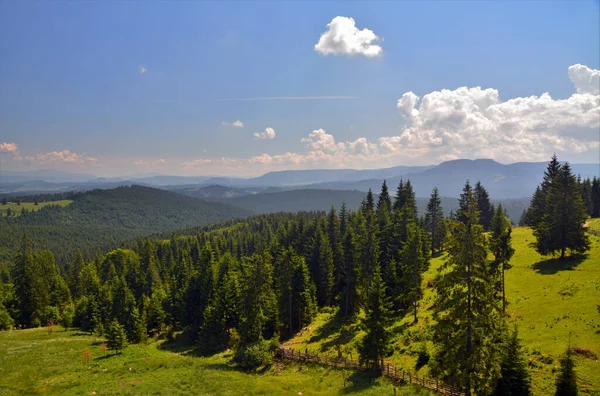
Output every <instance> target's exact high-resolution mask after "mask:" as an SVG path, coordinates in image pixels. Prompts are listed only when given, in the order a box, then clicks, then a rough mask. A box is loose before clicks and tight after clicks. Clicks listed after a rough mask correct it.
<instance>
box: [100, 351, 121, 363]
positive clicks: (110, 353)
mask: <svg viewBox="0 0 600 396" xmlns="http://www.w3.org/2000/svg"><path fill="white" fill-rule="evenodd" d="M121 355H122V353H114V352H107V353H106V354H105V355H102V356H98V357H96V358H94V361H100V360H106V359H110V358H112V357H117V356H121Z"/></svg>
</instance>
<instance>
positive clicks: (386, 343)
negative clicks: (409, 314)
mask: <svg viewBox="0 0 600 396" xmlns="http://www.w3.org/2000/svg"><path fill="white" fill-rule="evenodd" d="M392 323H393V317H392V311H391V302H390V301H389V299H388V298H387V296H386V293H385V283H383V280H382V279H381V271H380V269H379V265H376V266H375V268H374V271H373V276H372V283H371V291H370V293H369V296H368V299H367V303H366V306H365V319H364V320H363V323H362V324H363V327H364V329H365V331H366V334H365V336H364V337H363V339H362V341H361V342H360V344H359V346H358V353H359V355H360V363H361V364H362V365H364V366H366V367H367V368H372V369H375V368H380V367H382V362H383V359H384V358H385V357H386V356H388V355H389V354H390V352H391V350H392V349H391V345H390V338H391V332H390V330H389V329H388V327H389V326H390V325H391V324H392Z"/></svg>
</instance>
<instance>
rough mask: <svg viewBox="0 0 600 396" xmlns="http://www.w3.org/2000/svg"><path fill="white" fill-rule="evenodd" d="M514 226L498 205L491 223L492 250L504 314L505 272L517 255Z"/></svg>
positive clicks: (493, 267)
mask: <svg viewBox="0 0 600 396" xmlns="http://www.w3.org/2000/svg"><path fill="white" fill-rule="evenodd" d="M511 233H512V226H511V224H510V220H509V219H508V218H507V217H506V216H505V215H504V212H503V210H502V205H498V208H497V209H496V212H495V213H494V217H493V218H492V222H491V240H490V248H491V249H490V250H491V251H492V254H493V255H494V261H493V262H492V269H493V271H494V272H496V274H497V275H500V276H499V277H500V289H501V290H502V312H503V313H504V312H505V311H506V288H505V283H504V272H505V271H506V270H507V269H510V268H511V267H512V266H511V265H510V259H511V258H512V256H513V254H514V253H515V249H513V247H512V238H511Z"/></svg>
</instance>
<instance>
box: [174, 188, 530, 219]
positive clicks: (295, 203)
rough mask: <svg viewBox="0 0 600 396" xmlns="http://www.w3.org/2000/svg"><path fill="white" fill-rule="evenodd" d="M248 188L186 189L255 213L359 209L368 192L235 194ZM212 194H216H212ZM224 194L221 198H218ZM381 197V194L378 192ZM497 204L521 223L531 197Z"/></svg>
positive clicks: (452, 202)
mask: <svg viewBox="0 0 600 396" xmlns="http://www.w3.org/2000/svg"><path fill="white" fill-rule="evenodd" d="M388 186H390V190H391V191H392V194H393V193H394V191H395V188H396V186H395V185H391V184H389V183H388ZM380 189H381V185H379V186H377V187H376V188H374V189H373V191H374V192H377V191H379V190H380ZM175 191H176V192H178V193H183V192H182V191H180V190H175ZM243 191H248V190H245V189H241V188H233V187H224V186H214V187H211V189H198V190H197V192H186V193H185V194H186V195H188V194H189V195H191V194H194V195H196V194H199V195H200V194H202V195H204V194H206V195H209V197H210V198H212V199H215V200H218V201H219V202H223V203H230V204H232V205H235V206H239V207H241V208H245V209H247V210H250V211H252V212H254V213H277V212H299V211H311V210H325V211H326V210H329V209H330V208H331V205H333V206H335V207H336V208H340V207H341V205H342V202H346V207H347V208H348V209H352V210H354V209H357V208H358V207H359V206H360V203H361V202H362V200H363V199H364V198H365V196H366V193H365V192H363V191H356V190H350V191H345V190H318V189H298V190H290V191H282V192H274V193H271V192H269V193H266V192H262V193H256V194H252V195H241V196H235V194H239V193H242V192H243ZM211 193H212V196H210V194H211ZM226 194H231V195H233V197H232V198H228V197H227V195H226ZM219 196H220V197H221V198H220V199H219V198H217V197H219ZM375 199H377V194H375ZM441 199H442V207H443V208H444V214H445V215H446V216H448V215H449V214H450V212H451V211H454V212H456V210H457V209H458V201H457V200H456V198H449V197H442V198H441ZM428 200H429V198H417V208H418V211H419V215H420V216H422V215H424V214H425V211H426V209H427V202H428ZM494 203H495V204H499V203H500V204H502V206H503V207H504V208H505V209H506V211H507V214H508V217H510V219H511V220H512V222H513V223H515V224H516V223H518V222H519V218H520V216H521V213H522V212H523V209H525V208H527V206H528V205H529V199H527V198H526V199H513V200H498V201H494Z"/></svg>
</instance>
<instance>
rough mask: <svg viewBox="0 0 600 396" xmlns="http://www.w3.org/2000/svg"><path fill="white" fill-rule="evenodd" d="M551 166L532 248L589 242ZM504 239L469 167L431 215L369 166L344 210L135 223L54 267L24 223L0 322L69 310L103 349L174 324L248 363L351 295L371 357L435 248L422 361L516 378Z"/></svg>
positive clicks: (376, 360)
mask: <svg viewBox="0 0 600 396" xmlns="http://www.w3.org/2000/svg"><path fill="white" fill-rule="evenodd" d="M555 168H556V164H554V163H553V161H551V163H550V164H549V166H548V170H547V180H546V178H545V180H544V182H545V183H546V182H547V183H546V184H547V186H546V187H544V191H547V193H546V195H545V200H544V201H543V202H545V203H544V205H545V207H544V209H543V210H542V211H541V212H540V213H551V214H552V215H547V214H544V215H543V216H541V217H540V220H539V223H536V224H537V225H536V226H535V227H537V228H535V227H534V232H535V234H536V237H537V241H538V242H537V243H538V245H539V246H538V250H539V251H540V253H542V254H553V253H560V254H562V255H564V254H565V252H574V253H581V252H583V251H585V250H586V249H587V248H588V247H589V243H588V244H586V242H585V241H587V239H586V236H585V234H581V233H580V232H579V229H581V230H583V228H582V224H583V221H585V218H584V217H583V218H582V217H581V216H578V215H576V216H565V212H564V211H565V210H567V208H569V210H575V209H574V208H576V207H578V205H580V203H581V202H582V201H583V200H582V198H581V193H580V190H579V188H577V187H578V185H577V182H576V180H575V178H574V176H573V175H571V174H570V168H569V167H568V165H560V166H558V168H556V169H555ZM573 180H575V182H573ZM540 189H541V188H540ZM557 202H558V203H557ZM535 205H537V204H536V203H534V202H533V200H532V205H531V207H532V208H534V207H535ZM532 210H533V209H532ZM577 213H579V212H577ZM555 215H556V216H558V217H559V218H560V219H561V220H560V221H554V220H553V216H555ZM581 235H583V236H582V237H581ZM581 241H584V242H581ZM511 245H512V243H511V223H510V221H509V220H508V218H507V217H506V215H505V214H504V210H503V208H502V206H501V205H499V206H498V207H494V206H493V205H492V204H491V203H490V199H489V196H488V194H487V191H486V190H485V188H484V187H483V186H482V185H481V184H480V183H477V184H476V185H475V187H472V186H471V184H470V183H469V182H467V183H466V184H465V186H464V189H463V193H462V194H461V196H460V198H459V210H458V211H457V212H456V213H455V214H453V215H452V216H451V218H448V219H447V218H444V215H443V210H442V207H441V200H440V195H439V191H438V190H437V189H434V190H433V192H432V194H431V197H430V200H429V204H428V206H427V211H426V213H425V214H424V216H422V217H419V216H418V213H417V208H416V200H415V195H414V191H413V189H412V185H411V183H410V181H409V180H407V181H406V182H403V181H401V182H400V184H399V185H398V187H397V189H396V192H395V194H394V197H393V198H392V196H391V194H390V192H389V190H388V187H387V184H386V183H385V182H384V183H383V185H382V188H381V192H380V194H379V196H378V199H377V202H375V199H374V195H373V193H372V192H371V191H369V192H368V193H367V195H366V197H365V199H364V201H363V203H362V204H361V206H360V208H359V209H358V210H356V211H350V210H347V209H346V207H345V205H342V207H341V208H340V209H339V211H336V210H335V208H331V210H330V211H329V212H328V213H322V212H299V213H278V214H270V215H262V216H256V217H251V218H248V219H246V220H244V221H239V222H230V223H227V225H225V226H222V227H211V228H209V229H206V230H203V231H200V232H198V233H195V234H194V235H173V236H172V237H171V238H165V239H160V238H159V239H140V240H138V241H137V243H136V244H135V246H132V247H131V249H126V248H120V249H116V250H113V251H110V252H109V253H107V254H106V255H104V256H101V255H99V256H97V257H96V259H94V260H91V261H86V260H85V259H84V256H83V254H82V253H81V252H80V251H78V252H77V254H76V255H75V259H74V260H73V262H72V263H71V264H70V265H69V266H68V267H67V268H66V269H65V270H64V271H62V273H61V271H60V270H59V268H58V266H57V265H56V261H55V259H54V256H53V254H52V253H51V252H49V251H40V252H33V250H32V247H31V242H30V240H29V238H28V236H27V235H25V236H23V238H22V242H21V247H20V249H19V251H18V254H17V255H16V257H15V259H14V260H13V263H12V265H11V266H10V268H5V269H4V270H3V271H2V272H1V273H0V275H1V277H0V279H2V281H1V282H0V328H7V327H10V326H13V325H17V326H19V327H33V326H39V325H44V324H46V323H48V322H52V323H60V324H62V325H63V326H64V327H69V326H71V325H74V326H77V327H80V328H81V329H83V330H84V331H89V332H95V333H97V334H101V335H103V334H105V335H107V337H108V338H109V341H110V345H111V346H112V347H113V348H114V349H121V348H122V347H123V346H124V344H125V342H130V343H137V342H141V341H143V340H144V339H145V338H147V337H148V336H152V335H155V334H160V333H163V332H166V333H167V334H171V333H172V332H173V331H175V330H184V331H185V332H187V333H188V334H189V335H190V337H191V338H192V339H194V340H195V341H196V342H197V343H198V346H199V348H200V349H201V350H202V351H203V352H205V353H212V352H217V351H220V350H223V349H225V348H228V347H229V348H233V349H234V350H235V351H236V353H235V359H236V360H237V361H238V363H240V364H241V365H242V366H248V367H254V366H259V365H261V364H263V363H265V362H266V361H267V360H268V359H269V358H270V350H271V349H272V348H273V346H274V345H276V344H277V342H279V341H280V340H284V339H287V338H290V337H292V336H293V335H294V334H295V333H297V332H298V331H300V330H301V329H302V328H304V327H305V326H307V325H308V324H310V323H311V322H312V320H313V319H314V317H315V315H316V313H317V311H318V309H320V308H323V307H337V308H338V312H339V314H340V315H342V316H343V317H344V318H345V319H346V320H348V321H354V320H357V317H358V314H359V312H360V311H361V310H363V311H364V318H363V319H361V321H362V325H363V327H364V329H365V331H366V334H365V336H364V338H363V340H362V341H361V342H360V343H359V346H358V349H359V356H360V361H361V364H363V365H364V366H365V367H368V368H372V369H380V368H381V367H382V364H383V360H384V359H385V358H386V357H389V356H390V355H391V354H392V353H393V349H392V343H391V340H392V333H391V331H390V325H391V324H392V323H393V322H394V321H395V320H396V319H398V318H400V317H403V316H409V317H411V318H412V320H413V321H418V320H419V301H420V300H421V298H422V296H423V273H424V272H425V271H426V270H427V268H428V266H429V261H430V259H431V257H432V256H436V255H439V254H442V253H444V254H446V255H447V258H446V260H445V262H444V264H443V265H442V267H441V268H440V269H439V272H438V274H437V277H436V279H435V281H434V284H433V287H434V289H435V291H436V297H435V301H434V304H433V308H432V309H433V317H434V324H433V325H432V341H433V343H434V352H433V356H432V359H431V361H430V367H431V369H432V372H433V373H434V374H435V375H436V376H438V378H440V379H442V380H444V381H446V382H447V383H449V384H452V385H457V386H460V387H461V388H462V389H464V390H465V392H466V393H467V394H471V392H474V393H476V394H494V393H495V394H509V393H506V392H508V391H507V389H508V390H510V392H512V393H510V394H529V393H530V379H529V373H528V372H527V366H526V364H525V360H524V356H523V353H522V351H521V345H520V341H519V339H518V333H517V329H516V328H515V329H514V330H512V331H511V329H509V326H508V324H507V322H506V318H505V315H504V311H505V307H506V297H505V291H504V272H505V271H506V270H508V269H510V259H511V257H512V255H513V253H514V249H513V248H512V246H511ZM490 257H492V258H490Z"/></svg>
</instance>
